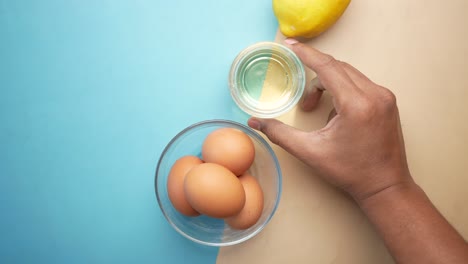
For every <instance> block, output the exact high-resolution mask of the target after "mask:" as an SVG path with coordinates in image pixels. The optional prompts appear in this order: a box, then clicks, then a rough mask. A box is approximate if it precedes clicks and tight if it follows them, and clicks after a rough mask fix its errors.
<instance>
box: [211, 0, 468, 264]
mask: <svg viewBox="0 0 468 264" xmlns="http://www.w3.org/2000/svg"><path fill="white" fill-rule="evenodd" d="M467 11H468V1H466V0H448V1H440V0H439V1H435V0H412V1H408V0H393V1H388V0H386V1H384V0H362V1H359V0H354V1H352V2H351V4H350V6H349V8H348V10H347V11H346V13H345V14H344V15H343V17H342V18H341V19H340V20H339V21H338V23H337V24H336V25H335V26H334V27H333V28H331V29H330V30H329V31H327V32H326V33H324V34H322V35H321V36H319V37H317V38H315V39H313V40H310V41H309V42H308V43H309V44H310V45H312V46H314V47H316V48H318V49H320V50H322V51H324V52H327V53H329V54H332V55H333V56H334V57H335V58H337V59H339V60H343V61H347V62H349V63H350V64H352V65H354V66H355V67H356V68H358V69H360V70H361V71H362V72H364V73H365V74H367V75H368V76H369V77H370V78H371V79H372V80H373V81H375V82H377V83H379V84H381V85H383V86H386V87H388V88H389V89H391V90H392V91H393V92H394V93H395V94H396V96H397V98H398V105H399V108H400V114H401V121H402V126H403V132H404V136H405V141H406V147H407V154H408V159H409V164H410V169H411V171H412V174H413V177H414V178H415V179H416V181H417V182H418V183H419V184H420V185H421V186H422V187H423V189H424V190H425V191H426V193H427V194H428V195H429V197H430V198H431V200H432V201H433V202H434V204H435V205H436V207H437V208H438V209H439V210H440V211H441V212H442V214H443V215H444V216H445V217H446V218H447V219H448V220H449V221H450V222H451V223H452V224H453V225H454V226H455V227H456V228H457V230H459V232H460V233H462V235H463V236H464V237H465V239H467V238H468V190H467V189H468V103H467V102H466V101H468V15H467ZM282 39H283V36H282V35H281V34H280V33H278V35H277V38H276V41H278V42H280V41H282ZM310 78H312V76H310ZM331 108H332V105H331V100H330V98H329V96H328V95H326V96H325V98H323V100H322V102H321V105H320V107H319V109H318V110H316V111H314V112H311V113H303V112H301V111H300V110H299V109H294V110H293V111H291V112H290V113H288V114H286V115H284V116H282V117H280V118H279V119H280V120H282V121H284V122H285V123H287V124H290V125H293V126H296V127H299V128H301V129H304V130H312V129H317V128H319V127H321V126H323V125H324V124H325V120H326V118H327V115H328V112H329V111H330V110H331ZM275 151H276V153H277V155H278V157H279V159H280V163H281V166H282V169H283V176H284V178H283V195H282V199H281V203H280V205H279V208H278V211H277V213H276V215H275V217H274V218H273V220H272V222H270V224H269V225H268V226H267V228H266V229H265V230H264V231H263V232H262V233H260V234H259V235H258V236H257V237H255V238H253V239H251V240H249V241H247V242H245V243H243V244H241V245H237V246H232V247H227V248H222V249H221V250H220V253H219V256H218V261H217V262H218V264H230V263H246V264H247V263H336V264H338V263H348V264H351V263H360V264H364V263H393V260H392V258H391V256H390V255H389V254H388V252H387V250H386V249H385V246H384V245H383V243H382V241H381V239H380V238H379V237H378V236H377V234H376V233H375V232H374V230H373V229H372V226H371V225H370V224H369V223H368V221H367V219H366V218H365V217H364V215H363V214H362V213H361V212H360V210H359V208H358V207H357V206H356V205H355V204H354V203H353V201H351V200H350V199H349V198H348V197H346V196H345V195H344V194H343V193H341V192H339V191H337V190H335V189H334V188H333V187H331V186H329V185H328V184H327V183H325V182H323V181H322V180H321V179H320V178H319V177H318V176H316V175H314V174H313V173H311V172H310V170H309V168H308V167H307V166H305V165H304V164H302V163H301V162H300V161H298V160H296V159H295V158H294V157H292V156H290V155H289V154H288V153H286V152H285V151H283V150H282V149H280V148H277V147H275Z"/></svg>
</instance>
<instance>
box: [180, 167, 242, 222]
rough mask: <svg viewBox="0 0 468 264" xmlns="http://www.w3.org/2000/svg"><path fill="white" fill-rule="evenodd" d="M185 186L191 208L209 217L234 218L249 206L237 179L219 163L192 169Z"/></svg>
mask: <svg viewBox="0 0 468 264" xmlns="http://www.w3.org/2000/svg"><path fill="white" fill-rule="evenodd" d="M184 186H185V195H186V197H187V201H188V202H189V203H190V205H191V206H192V207H193V208H194V209H195V210H196V211H198V212H200V213H201V214H204V215H207V216H211V217H215V218H226V217H229V216H233V215H236V214H238V213H239V212H240V211H241V210H242V208H243V207H244V204H245V192H244V188H243V187H242V184H241V183H240V181H239V179H238V178H237V176H236V175H234V174H233V173H232V172H231V171H230V170H228V169H226V168H225V167H223V166H221V165H218V164H215V163H203V164H200V165H198V166H196V167H194V168H193V169H191V170H190V171H189V172H188V173H187V176H186V177H185V183H184Z"/></svg>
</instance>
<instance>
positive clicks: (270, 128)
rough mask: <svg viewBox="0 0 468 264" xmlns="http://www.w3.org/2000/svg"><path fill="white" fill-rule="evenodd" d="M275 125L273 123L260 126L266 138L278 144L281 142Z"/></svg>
mask: <svg viewBox="0 0 468 264" xmlns="http://www.w3.org/2000/svg"><path fill="white" fill-rule="evenodd" d="M275 127H276V126H275V125H273V124H271V123H270V124H268V125H265V126H264V127H263V128H262V132H263V133H264V134H265V135H267V137H268V139H270V141H271V142H272V143H274V144H277V145H278V144H279V143H280V142H281V139H280V133H279V131H278V129H276V128H275Z"/></svg>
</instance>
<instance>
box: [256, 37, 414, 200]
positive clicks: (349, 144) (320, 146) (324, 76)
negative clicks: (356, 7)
mask: <svg viewBox="0 0 468 264" xmlns="http://www.w3.org/2000/svg"><path fill="white" fill-rule="evenodd" d="M285 43H286V45H287V46H289V47H290V48H291V49H292V50H293V51H294V52H295V53H296V54H297V55H298V56H299V58H300V59H301V60H302V62H303V63H304V64H305V65H306V66H308V67H309V68H311V69H312V70H314V71H315V72H316V73H317V78H316V79H315V80H314V81H313V82H312V83H313V84H312V85H313V89H312V90H311V92H309V94H308V95H307V96H306V97H305V99H304V101H303V103H302V108H303V109H304V110H306V111H308V110H312V109H313V108H314V107H315V106H316V105H317V103H318V101H319V100H320V97H321V95H322V93H323V90H327V91H329V92H330V94H331V95H332V97H333V105H334V110H333V111H332V113H330V116H329V122H328V123H327V124H326V126H325V127H323V128H322V129H320V130H316V131H311V132H306V131H301V130H298V129H296V128H293V127H291V126H288V125H286V124H283V123H281V122H280V121H278V120H275V119H259V118H250V119H249V121H248V124H249V126H250V127H252V128H254V129H257V130H260V131H261V132H263V133H264V134H265V135H266V136H267V137H268V138H269V139H270V140H271V141H272V142H273V143H275V144H277V145H279V146H280V147H282V148H284V149H285V150H286V151H288V152H289V153H291V154H292V155H294V156H296V157H297V158H298V159H300V160H302V161H303V162H305V163H306V164H308V165H309V166H311V167H312V168H313V169H314V170H315V171H316V172H317V173H318V174H319V175H321V176H322V177H323V178H325V179H326V180H328V181H329V182H330V183H332V184H334V185H336V186H338V187H339V188H341V189H343V190H344V191H346V192H348V193H349V194H350V195H351V196H352V197H353V198H354V199H356V200H358V201H361V200H364V199H366V198H368V197H370V196H372V195H374V194H376V193H379V192H381V191H382V190H385V189H388V188H391V187H394V186H398V185H402V184H407V183H410V184H411V183H413V180H412V178H411V175H410V173H409V169H408V165H407V161H406V154H405V147H404V142H403V136H402V131H401V125H400V118H399V113H398V108H397V104H396V98H395V96H394V94H393V93H392V92H391V91H390V90H388V89H387V88H384V87H382V86H379V85H377V84H375V83H373V82H372V81H371V80H369V79H368V78H367V77H366V76H365V75H363V74H362V73H361V72H359V71H358V70H357V69H355V68H354V67H352V66H351V65H349V64H347V63H344V62H341V61H337V60H335V59H334V58H333V57H331V56H330V55H327V54H324V53H321V52H319V51H317V50H315V49H313V48H311V47H308V46H306V45H304V44H302V43H299V42H297V41H296V40H294V39H287V40H286V41H285Z"/></svg>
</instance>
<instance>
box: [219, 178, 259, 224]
mask: <svg viewBox="0 0 468 264" xmlns="http://www.w3.org/2000/svg"><path fill="white" fill-rule="evenodd" d="M239 180H240V182H241V183H242V186H243V187H244V191H245V205H244V208H242V210H241V211H240V213H239V214H237V215H235V216H233V217H229V218H227V219H225V221H226V223H227V224H228V225H229V226H231V227H232V228H234V229H247V228H249V227H251V226H253V225H255V223H257V221H258V219H260V216H261V215H262V211H263V191H262V188H261V187H260V184H259V183H258V181H257V179H255V178H254V177H253V176H252V175H250V174H248V173H245V174H243V175H241V176H240V177H239Z"/></svg>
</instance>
